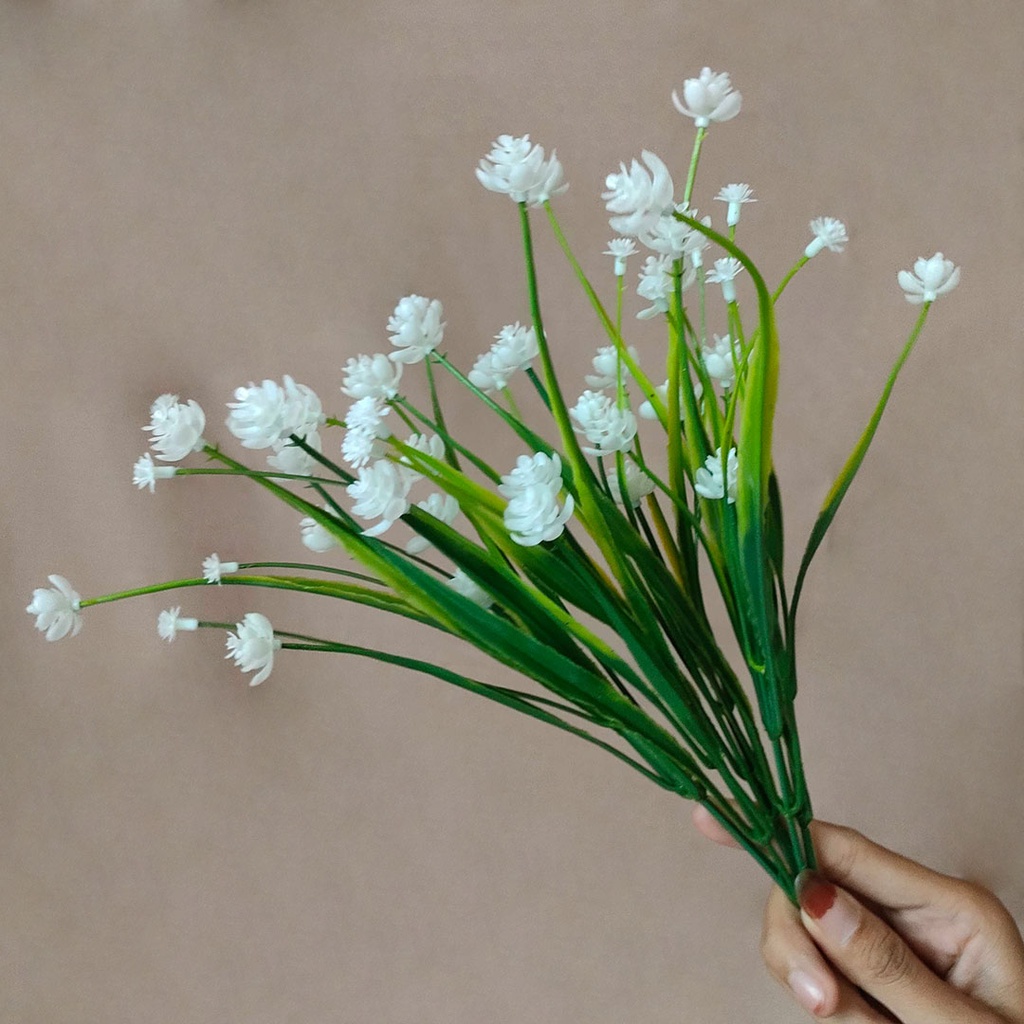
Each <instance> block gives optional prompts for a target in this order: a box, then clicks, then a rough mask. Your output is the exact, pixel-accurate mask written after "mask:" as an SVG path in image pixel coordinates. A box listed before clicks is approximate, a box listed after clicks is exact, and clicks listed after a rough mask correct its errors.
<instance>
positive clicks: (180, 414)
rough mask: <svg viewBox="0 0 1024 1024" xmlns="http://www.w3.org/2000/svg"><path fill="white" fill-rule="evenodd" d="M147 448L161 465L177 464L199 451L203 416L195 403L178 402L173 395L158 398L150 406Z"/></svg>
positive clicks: (204, 417) (201, 439) (203, 442)
mask: <svg viewBox="0 0 1024 1024" xmlns="http://www.w3.org/2000/svg"><path fill="white" fill-rule="evenodd" d="M149 417H150V420H149V424H148V425H147V426H145V427H143V428H142V429H143V430H148V431H149V432H150V435H151V436H150V439H149V446H150V448H152V449H153V451H155V452H156V453H157V456H156V457H157V458H158V459H160V460H161V461H163V462H177V461H178V460H179V459H183V458H185V456H186V455H188V454H189V453H190V452H198V451H201V450H202V447H203V445H204V444H205V443H206V442H205V441H204V440H203V429H204V428H205V427H206V414H205V413H204V412H203V410H202V408H201V407H200V405H199V403H198V402H195V401H193V400H192V399H189V401H188V402H187V403H185V402H179V401H178V396H177V395H161V396H160V397H159V398H158V399H157V400H156V401H155V402H154V403H153V404H152V406H151V407H150V410H149Z"/></svg>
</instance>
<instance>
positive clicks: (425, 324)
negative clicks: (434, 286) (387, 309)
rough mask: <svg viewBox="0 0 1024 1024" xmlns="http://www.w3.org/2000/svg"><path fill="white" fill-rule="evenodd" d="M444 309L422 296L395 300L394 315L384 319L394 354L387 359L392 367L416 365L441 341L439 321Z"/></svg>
mask: <svg viewBox="0 0 1024 1024" xmlns="http://www.w3.org/2000/svg"><path fill="white" fill-rule="evenodd" d="M442 316H444V309H443V308H442V306H441V303H440V302H439V301H438V300H437V299H425V298H424V297H423V296H422V295H406V296H405V298H402V299H399V300H398V305H397V306H395V311H394V313H392V314H391V316H390V317H388V334H389V335H390V338H391V344H392V345H394V346H395V348H396V349H397V350H398V351H396V352H391V353H389V355H388V358H389V359H392V360H394V361H395V362H396V363H418V362H421V361H422V360H423V359H425V358H426V356H427V353H428V352H433V351H434V349H435V348H437V346H438V345H440V344H441V342H442V340H443V339H444V328H445V325H444V323H442V321H441V317H442Z"/></svg>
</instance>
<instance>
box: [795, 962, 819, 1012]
mask: <svg viewBox="0 0 1024 1024" xmlns="http://www.w3.org/2000/svg"><path fill="white" fill-rule="evenodd" d="M786 982H787V983H788V985H789V987H790V988H791V989H792V990H793V995H794V996H796V1001H797V1002H798V1003H799V1004H800V1005H801V1006H802V1007H803V1008H804V1009H805V1010H807V1011H808V1012H810V1013H814V1014H816V1013H818V1011H819V1010H821V1008H822V1007H823V1006H824V1005H825V990H824V989H823V988H822V987H821V985H819V984H818V982H817V981H816V980H815V979H814V978H813V977H811V975H810V974H808V973H807V972H806V971H790V973H789V977H787V978H786Z"/></svg>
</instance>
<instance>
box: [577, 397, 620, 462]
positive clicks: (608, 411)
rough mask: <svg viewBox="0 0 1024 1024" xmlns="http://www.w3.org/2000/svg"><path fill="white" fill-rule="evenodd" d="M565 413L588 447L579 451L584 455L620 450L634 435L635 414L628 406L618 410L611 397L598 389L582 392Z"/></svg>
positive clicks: (605, 453) (603, 453) (604, 453)
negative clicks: (571, 419) (583, 452)
mask: <svg viewBox="0 0 1024 1024" xmlns="http://www.w3.org/2000/svg"><path fill="white" fill-rule="evenodd" d="M569 415H570V416H571V417H572V418H573V419H574V420H575V421H576V423H577V424H578V426H576V427H574V428H573V429H574V430H575V431H576V433H577V434H583V436H584V437H586V439H587V440H588V441H589V442H590V444H591V445H592V447H589V448H584V449H583V450H584V451H585V452H586V453H587V454H588V455H607V454H608V453H609V452H624V451H627V450H628V449H629V447H630V446H631V445H632V444H633V438H634V437H636V417H635V416H634V415H633V413H632V412H631V411H630V410H629V409H621V408H619V406H618V405H617V404H616V401H615V399H614V398H610V397H609V396H608V395H606V394H603V393H602V392H600V391H584V392H583V394H582V395H580V397H579V399H578V400H577V402H576V404H575V405H574V406H573V407H572V408H571V409H570V410H569Z"/></svg>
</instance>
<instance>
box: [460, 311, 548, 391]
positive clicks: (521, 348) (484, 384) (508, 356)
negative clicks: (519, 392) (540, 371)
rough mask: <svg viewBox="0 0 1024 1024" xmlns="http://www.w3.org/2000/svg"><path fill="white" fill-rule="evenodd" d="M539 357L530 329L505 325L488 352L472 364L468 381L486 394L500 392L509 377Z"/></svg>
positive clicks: (516, 325)
mask: <svg viewBox="0 0 1024 1024" xmlns="http://www.w3.org/2000/svg"><path fill="white" fill-rule="evenodd" d="M539 354H540V348H539V347H538V345H537V332H536V330H535V329H534V328H533V327H522V326H520V324H519V321H518V320H517V321H516V322H515V323H514V324H506V325H505V326H504V327H502V329H501V330H500V331H499V332H498V333H497V334H496V335H495V336H494V343H493V344H492V345H491V347H490V349H489V350H488V351H487V352H485V353H484V354H483V355H482V356H480V357H479V358H478V359H477V361H476V362H475V363H474V364H473V369H472V370H470V371H469V374H468V376H469V380H470V382H471V383H472V384H473V386H474V387H478V388H479V389H480V390H481V391H483V392H485V393H486V392H491V391H499V390H501V389H502V388H506V387H508V382H509V379H510V378H511V377H512V374H514V373H515V372H516V371H517V370H525V369H526V368H527V367H528V366H529V365H530V363H531V362H532V361H533V360H534V359H535V358H536V357H537V356H538V355H539Z"/></svg>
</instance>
